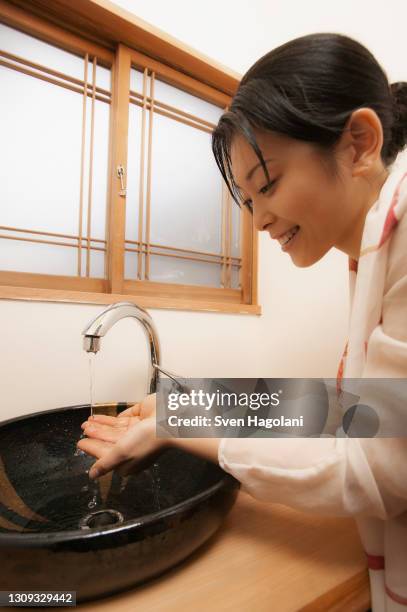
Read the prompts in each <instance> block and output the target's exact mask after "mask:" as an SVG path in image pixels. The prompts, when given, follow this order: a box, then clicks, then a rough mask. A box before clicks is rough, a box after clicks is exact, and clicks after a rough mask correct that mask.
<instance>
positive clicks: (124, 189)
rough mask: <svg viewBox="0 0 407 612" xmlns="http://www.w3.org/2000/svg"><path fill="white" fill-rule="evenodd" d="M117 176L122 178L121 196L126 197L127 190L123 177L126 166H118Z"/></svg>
mask: <svg viewBox="0 0 407 612" xmlns="http://www.w3.org/2000/svg"><path fill="white" fill-rule="evenodd" d="M117 176H118V178H119V179H120V191H119V196H121V197H122V198H125V197H126V195H127V190H126V188H125V186H124V181H123V177H124V168H123V166H121V165H120V166H117Z"/></svg>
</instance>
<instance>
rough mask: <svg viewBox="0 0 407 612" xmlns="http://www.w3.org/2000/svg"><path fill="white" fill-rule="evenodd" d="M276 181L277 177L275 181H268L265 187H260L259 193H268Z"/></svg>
mask: <svg viewBox="0 0 407 612" xmlns="http://www.w3.org/2000/svg"><path fill="white" fill-rule="evenodd" d="M275 183H277V179H276V180H274V181H270V183H267V185H264V187H262V188H261V189H260V191H259V193H261V194H265V193H267V192H268V190H269V189H271V188H272V187H273V185H274V184H275Z"/></svg>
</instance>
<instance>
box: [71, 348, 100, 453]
mask: <svg viewBox="0 0 407 612" xmlns="http://www.w3.org/2000/svg"><path fill="white" fill-rule="evenodd" d="M88 357H89V361H88V363H89V400H90V416H91V417H93V406H94V387H95V385H94V377H95V358H96V353H88ZM83 438H86V436H85V434H84V433H83V432H82V433H81V436H80V438H79V439H80V440H82V439H83ZM85 454H86V453H85V452H84V451H83V450H81V449H80V448H77V449H76V450H75V452H74V456H75V457H80V456H81V455H85Z"/></svg>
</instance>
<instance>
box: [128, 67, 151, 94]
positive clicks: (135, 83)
mask: <svg viewBox="0 0 407 612" xmlns="http://www.w3.org/2000/svg"><path fill="white" fill-rule="evenodd" d="M143 77H144V75H143V73H142V72H140V70H136V69H135V68H132V69H131V71H130V90H131V91H136V92H137V93H139V94H142V93H143ZM149 80H150V79H149V78H147V90H146V93H147V95H148V94H149V93H150V90H149Z"/></svg>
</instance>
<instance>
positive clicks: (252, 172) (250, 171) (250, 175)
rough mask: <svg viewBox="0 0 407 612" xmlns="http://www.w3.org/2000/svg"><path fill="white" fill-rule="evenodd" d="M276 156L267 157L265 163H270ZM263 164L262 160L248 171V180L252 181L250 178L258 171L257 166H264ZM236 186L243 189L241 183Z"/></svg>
mask: <svg viewBox="0 0 407 612" xmlns="http://www.w3.org/2000/svg"><path fill="white" fill-rule="evenodd" d="M275 159H276V158H275V157H268V158H267V159H265V160H264V163H265V164H268V163H269V162H270V161H275ZM262 165H263V164H262V163H261V162H259V163H258V164H256V165H255V166H254V167H253V168H252V169H251V170H249V172H248V173H247V176H246V181H250V179H251V178H252V176H253V174H254V173H255V172H256V170H257V168H260V166H262ZM236 187H237V188H238V189H241V187H239V185H236Z"/></svg>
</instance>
